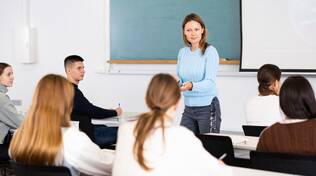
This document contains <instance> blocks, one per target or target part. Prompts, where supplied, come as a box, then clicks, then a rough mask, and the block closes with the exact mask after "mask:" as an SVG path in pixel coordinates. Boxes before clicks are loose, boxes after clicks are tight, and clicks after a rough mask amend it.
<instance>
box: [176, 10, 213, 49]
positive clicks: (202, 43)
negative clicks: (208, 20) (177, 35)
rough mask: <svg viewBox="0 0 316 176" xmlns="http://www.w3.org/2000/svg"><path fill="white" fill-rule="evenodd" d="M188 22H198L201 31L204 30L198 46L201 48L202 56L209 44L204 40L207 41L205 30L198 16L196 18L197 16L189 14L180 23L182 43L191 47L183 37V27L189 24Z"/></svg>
mask: <svg viewBox="0 0 316 176" xmlns="http://www.w3.org/2000/svg"><path fill="white" fill-rule="evenodd" d="M190 21H196V22H198V23H199V24H200V25H201V27H202V29H204V32H203V34H202V38H201V41H200V46H199V47H200V48H201V50H202V54H204V53H205V50H206V48H207V47H208V46H209V44H208V43H207V42H206V40H207V28H206V26H205V23H204V22H203V20H202V18H201V17H199V16H198V15H197V14H195V13H191V14H189V15H187V16H186V17H185V18H184V20H183V22H182V35H183V41H184V43H185V44H186V45H187V46H189V47H191V43H190V42H189V41H188V40H187V38H186V37H185V35H184V27H185V25H186V24H187V23H188V22H190Z"/></svg>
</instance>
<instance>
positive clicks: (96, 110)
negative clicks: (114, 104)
mask: <svg viewBox="0 0 316 176" xmlns="http://www.w3.org/2000/svg"><path fill="white" fill-rule="evenodd" d="M83 61H84V60H83V58H81V57H80V56H77V55H71V56H68V57H66V58H65V60H64V67H65V71H66V74H67V79H68V81H70V82H71V83H72V84H73V86H74V89H75V97H74V106H73V111H72V115H83V116H87V117H89V118H102V119H103V118H108V117H114V116H119V115H121V114H122V109H121V108H120V107H118V108H116V109H103V108H100V107H97V106H95V105H93V104H92V103H90V102H89V100H88V99H87V98H86V97H85V96H84V95H83V93H82V92H81V91H80V89H79V88H78V84H79V82H80V81H82V80H83V77H84V74H85V70H84V65H83ZM93 132H94V138H95V142H96V143H97V144H98V145H99V146H105V145H110V144H114V143H116V138H117V128H116V127H107V126H105V125H94V129H93Z"/></svg>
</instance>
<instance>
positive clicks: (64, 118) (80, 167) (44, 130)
mask: <svg viewBox="0 0 316 176" xmlns="http://www.w3.org/2000/svg"><path fill="white" fill-rule="evenodd" d="M73 96H74V89H73V85H72V84H71V83H69V81H67V80H66V79H65V78H64V77H62V76H59V75H54V74H49V75H46V76H44V77H43V78H42V79H41V80H40V81H39V83H38V85H37V87H36V90H35V93H34V97H33V101H32V104H31V107H30V110H29V111H28V113H27V117H26V119H25V120H24V121H23V123H22V125H21V127H20V128H18V130H17V131H16V132H15V134H14V136H13V138H12V141H11V145H10V149H9V150H10V156H11V158H12V159H13V160H15V161H17V162H20V163H24V164H29V165H55V166H60V165H64V166H66V167H69V168H70V170H71V172H72V175H79V173H80V172H82V173H84V174H88V175H110V173H111V168H112V163H113V160H114V156H113V154H111V153H107V152H106V151H103V150H101V149H100V148H99V147H98V146H97V145H96V144H94V143H93V142H92V141H91V140H90V139H89V137H88V136H87V135H86V134H85V133H82V132H80V131H79V130H78V129H77V128H74V127H71V123H70V114H71V111H72V105H73Z"/></svg>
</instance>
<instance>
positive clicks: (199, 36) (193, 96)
mask: <svg viewBox="0 0 316 176" xmlns="http://www.w3.org/2000/svg"><path fill="white" fill-rule="evenodd" d="M182 30H183V40H184V43H185V44H186V45H187V47H184V48H182V49H180V51H179V54H178V65H177V74H178V77H179V84H180V86H181V91H183V95H184V104H185V108H184V112H183V114H182V120H181V125H182V126H185V127H187V128H188V129H190V130H191V131H193V132H194V133H196V134H198V133H209V132H215V133H218V132H219V131H220V124H221V111H220V104H219V101H218V98H217V92H216V81H215V79H216V74H217V70H218V64H219V56H218V53H217V50H216V49H215V48H214V47H213V46H211V45H209V44H208V43H207V42H206V40H207V29H206V27H205V24H204V22H203V21H202V19H201V18H200V17H199V16H198V15H196V14H194V13H192V14H189V15H188V16H186V17H185V19H184V21H183V23H182Z"/></svg>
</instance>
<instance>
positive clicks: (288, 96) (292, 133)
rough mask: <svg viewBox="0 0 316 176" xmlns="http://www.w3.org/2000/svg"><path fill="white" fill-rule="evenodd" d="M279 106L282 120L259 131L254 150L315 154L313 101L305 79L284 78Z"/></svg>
mask: <svg viewBox="0 0 316 176" xmlns="http://www.w3.org/2000/svg"><path fill="white" fill-rule="evenodd" d="M280 106H281V109H282V111H283V112H284V114H285V116H286V117H285V119H284V120H283V121H282V122H277V123H275V124H273V125H272V126H271V127H269V128H266V129H265V130H264V131H263V132H262V133H261V135H260V138H259V143H258V146H257V150H258V151H265V152H278V153H293V154H304V155H315V154H316V137H315V134H316V120H315V117H316V100H315V94H314V92H313V89H312V86H311V85H310V83H309V82H308V80H307V79H305V78H304V77H302V76H290V77H288V78H287V79H286V80H285V81H284V83H283V84H282V87H281V90H280Z"/></svg>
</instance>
